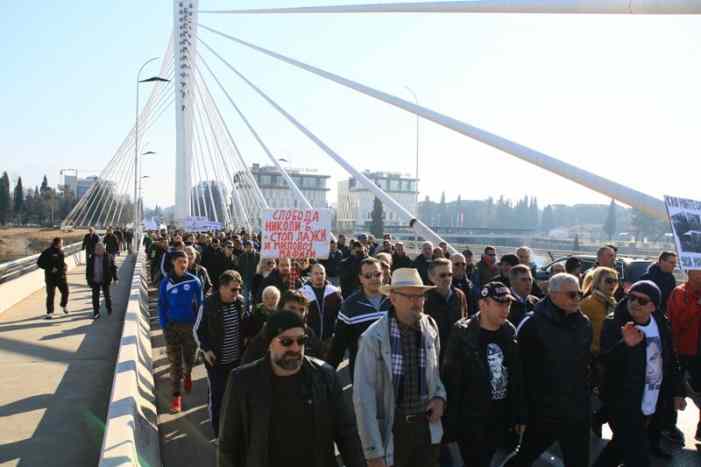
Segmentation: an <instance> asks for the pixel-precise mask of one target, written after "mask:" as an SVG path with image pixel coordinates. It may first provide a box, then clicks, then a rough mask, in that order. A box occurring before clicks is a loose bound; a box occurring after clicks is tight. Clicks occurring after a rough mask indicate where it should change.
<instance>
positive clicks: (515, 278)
mask: <svg viewBox="0 0 701 467" xmlns="http://www.w3.org/2000/svg"><path fill="white" fill-rule="evenodd" d="M509 279H510V280H509V282H510V283H511V295H513V297H514V302H513V303H512V304H511V311H509V321H511V324H513V325H514V326H515V327H518V325H519V324H521V321H523V319H524V318H525V317H526V315H528V313H530V312H531V311H533V310H534V309H535V306H536V304H537V303H538V298H537V297H536V296H535V295H531V290H532V289H533V275H532V274H531V269H530V268H529V267H528V266H526V265H525V264H519V265H517V266H514V267H513V268H511V271H509Z"/></svg>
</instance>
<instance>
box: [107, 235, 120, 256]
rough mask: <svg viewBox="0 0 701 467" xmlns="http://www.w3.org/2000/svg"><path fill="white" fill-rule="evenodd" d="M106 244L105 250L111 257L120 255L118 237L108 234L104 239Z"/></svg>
mask: <svg viewBox="0 0 701 467" xmlns="http://www.w3.org/2000/svg"><path fill="white" fill-rule="evenodd" d="M104 242H105V249H106V250H107V253H109V254H111V255H115V254H117V253H119V243H120V242H119V239H118V238H117V236H116V235H115V234H113V233H111V234H106V235H105V238H104Z"/></svg>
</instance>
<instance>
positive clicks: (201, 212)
mask: <svg viewBox="0 0 701 467" xmlns="http://www.w3.org/2000/svg"><path fill="white" fill-rule="evenodd" d="M198 136H199V132H198V131H197V128H196V127H195V126H194V125H193V128H192V151H193V155H192V161H191V162H190V164H191V165H190V167H191V169H190V170H191V172H192V175H193V176H194V180H198V182H197V183H193V188H191V191H192V196H194V197H195V205H196V206H197V211H196V212H197V216H198V217H205V215H206V209H205V203H203V202H202V196H201V194H202V192H201V190H200V182H201V181H202V175H201V174H200V173H199V164H198V163H197V159H198V156H199V152H200V147H199V138H198Z"/></svg>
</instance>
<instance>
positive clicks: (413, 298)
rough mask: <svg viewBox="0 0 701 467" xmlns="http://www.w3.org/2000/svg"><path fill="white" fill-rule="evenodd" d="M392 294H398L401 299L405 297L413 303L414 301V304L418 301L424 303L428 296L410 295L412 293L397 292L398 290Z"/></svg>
mask: <svg viewBox="0 0 701 467" xmlns="http://www.w3.org/2000/svg"><path fill="white" fill-rule="evenodd" d="M392 293H394V294H397V295H399V296H400V297H404V298H406V299H407V300H411V301H414V302H416V301H419V302H420V301H423V300H425V299H426V296H425V295H424V294H421V295H414V294H410V293H403V292H397V291H396V290H393V291H392Z"/></svg>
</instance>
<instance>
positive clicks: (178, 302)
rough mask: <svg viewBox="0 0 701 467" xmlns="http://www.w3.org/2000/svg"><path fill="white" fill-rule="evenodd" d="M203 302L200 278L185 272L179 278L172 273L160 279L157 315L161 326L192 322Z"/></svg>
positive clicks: (163, 327)
mask: <svg viewBox="0 0 701 467" xmlns="http://www.w3.org/2000/svg"><path fill="white" fill-rule="evenodd" d="M202 303H203V295H202V285H201V283H200V280H199V279H198V278H197V277H196V276H194V275H192V274H190V273H189V272H186V273H185V275H184V276H183V277H181V278H176V277H175V275H174V274H169V275H168V277H166V278H165V279H163V280H162V281H161V286H160V291H159V294H158V317H159V319H160V321H161V328H162V329H165V328H166V326H167V325H168V323H184V324H194V323H195V319H196V318H197V312H198V311H199V309H200V307H201V306H202Z"/></svg>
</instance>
